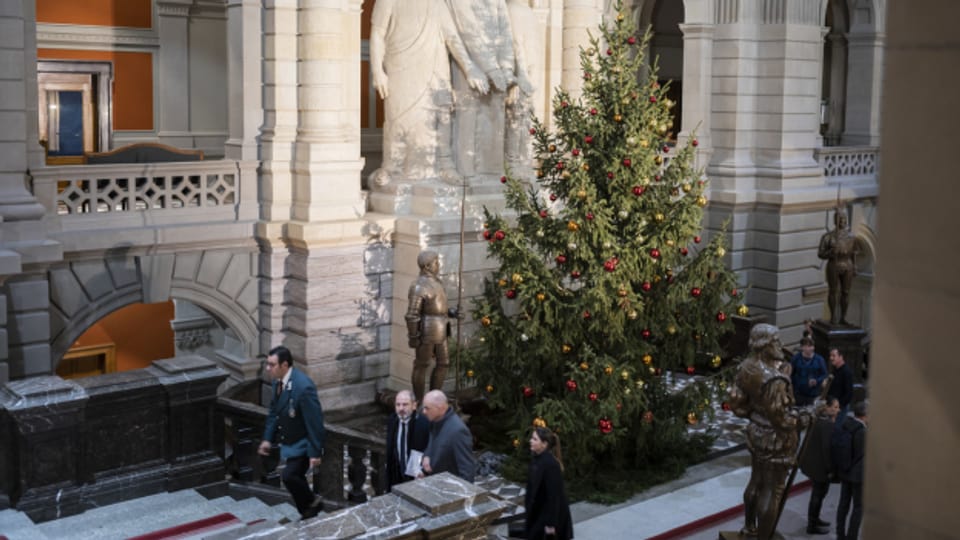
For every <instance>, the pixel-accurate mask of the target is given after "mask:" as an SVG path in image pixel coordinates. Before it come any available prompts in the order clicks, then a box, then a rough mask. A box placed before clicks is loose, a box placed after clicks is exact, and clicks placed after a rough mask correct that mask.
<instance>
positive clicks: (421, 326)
mask: <svg viewBox="0 0 960 540" xmlns="http://www.w3.org/2000/svg"><path fill="white" fill-rule="evenodd" d="M417 265H419V266H420V275H419V276H418V277H417V279H416V281H414V282H413V283H411V284H410V292H409V293H408V295H407V296H408V299H409V301H410V304H409V307H408V308H407V314H406V316H405V317H404V318H405V319H406V321H407V337H408V339H409V345H410V346H411V347H413V348H414V349H415V350H416V357H415V358H414V361H413V373H412V375H411V377H410V379H411V383H412V386H413V392H414V393H415V394H416V396H417V401H420V402H422V400H423V396H424V388H423V386H424V383H425V379H426V375H427V368H428V367H430V361H431V360H433V359H436V365H435V366H434V368H433V373H432V374H431V376H430V389H431V390H442V389H443V381H444V379H445V378H446V376H447V369H448V368H449V367H450V356H449V354H448V352H447V334H448V330H447V318H448V317H457V316H458V315H457V312H456V310H454V309H448V307H447V293H446V291H445V290H444V288H443V283H441V282H440V279H439V278H437V274H438V273H439V272H440V256H439V255H437V252H436V251H429V250H428V251H421V252H420V255H418V256H417Z"/></svg>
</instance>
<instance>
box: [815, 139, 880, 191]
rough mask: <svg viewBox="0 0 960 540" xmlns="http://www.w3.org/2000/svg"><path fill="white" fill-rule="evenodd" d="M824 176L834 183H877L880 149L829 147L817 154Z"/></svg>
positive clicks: (872, 147)
mask: <svg viewBox="0 0 960 540" xmlns="http://www.w3.org/2000/svg"><path fill="white" fill-rule="evenodd" d="M815 156H816V159H817V162H818V163H820V165H821V166H822V167H823V175H824V176H825V177H826V178H827V179H829V180H832V181H834V182H840V183H860V182H873V183H876V182H877V174H878V172H879V165H880V148H879V147H877V146H827V147H824V148H819V149H817V150H816V153H815Z"/></svg>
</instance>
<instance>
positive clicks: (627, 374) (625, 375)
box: [620, 370, 630, 380]
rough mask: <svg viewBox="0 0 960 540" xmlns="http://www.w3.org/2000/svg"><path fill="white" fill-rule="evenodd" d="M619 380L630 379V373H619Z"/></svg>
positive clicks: (624, 371) (625, 371)
mask: <svg viewBox="0 0 960 540" xmlns="http://www.w3.org/2000/svg"><path fill="white" fill-rule="evenodd" d="M620 378H621V379H623V380H627V379H629V378H630V372H629V371H627V370H623V371H621V372H620Z"/></svg>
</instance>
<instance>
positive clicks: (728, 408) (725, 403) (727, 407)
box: [720, 401, 730, 411]
mask: <svg viewBox="0 0 960 540" xmlns="http://www.w3.org/2000/svg"><path fill="white" fill-rule="evenodd" d="M720 407H721V408H722V409H723V410H725V411H729V410H730V404H729V403H727V402H726V401H724V402H723V404H722V405H720Z"/></svg>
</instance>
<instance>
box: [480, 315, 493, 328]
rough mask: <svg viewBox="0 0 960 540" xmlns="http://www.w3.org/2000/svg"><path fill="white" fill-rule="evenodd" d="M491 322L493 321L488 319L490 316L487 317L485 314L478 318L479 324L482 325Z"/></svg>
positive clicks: (487, 324) (488, 324)
mask: <svg viewBox="0 0 960 540" xmlns="http://www.w3.org/2000/svg"><path fill="white" fill-rule="evenodd" d="M492 322H493V321H491V320H490V317H487V316H484V317H483V318H482V319H480V324H482V325H484V326H490V324H491V323H492Z"/></svg>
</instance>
